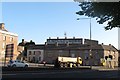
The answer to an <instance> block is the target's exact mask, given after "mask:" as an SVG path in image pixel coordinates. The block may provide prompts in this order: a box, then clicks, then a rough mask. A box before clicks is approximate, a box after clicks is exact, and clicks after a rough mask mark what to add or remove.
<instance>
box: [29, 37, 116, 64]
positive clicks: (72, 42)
mask: <svg viewBox="0 0 120 80" xmlns="http://www.w3.org/2000/svg"><path fill="white" fill-rule="evenodd" d="M58 56H66V57H81V58H82V61H83V65H90V61H91V60H92V65H101V59H102V58H106V57H108V56H112V60H114V61H115V66H118V50H117V49H116V48H115V47H114V46H113V45H111V44H109V45H104V44H103V43H102V44H99V43H98V41H97V40H89V39H82V38H75V37H73V38H67V37H65V38H59V37H57V38H50V37H49V39H47V40H46V42H45V44H40V45H34V46H29V47H28V48H27V60H28V61H30V62H40V61H43V60H44V61H46V62H47V63H53V62H54V61H55V60H56V58H57V57H58ZM90 57H92V58H90Z"/></svg>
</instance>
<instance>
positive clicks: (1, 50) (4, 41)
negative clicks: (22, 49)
mask: <svg viewBox="0 0 120 80" xmlns="http://www.w3.org/2000/svg"><path fill="white" fill-rule="evenodd" d="M17 43H18V35H17V34H16V33H11V32H9V31H8V30H6V29H5V24H4V23H0V57H1V58H0V59H1V60H4V59H5V55H6V58H7V59H10V57H11V58H13V59H16V57H17Z"/></svg>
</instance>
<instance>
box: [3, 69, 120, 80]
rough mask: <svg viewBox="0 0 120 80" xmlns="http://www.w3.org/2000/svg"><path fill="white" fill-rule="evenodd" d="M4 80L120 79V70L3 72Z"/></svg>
mask: <svg viewBox="0 0 120 80" xmlns="http://www.w3.org/2000/svg"><path fill="white" fill-rule="evenodd" d="M2 78H3V79H6V78H9V79H10V78H32V79H40V78H77V79H78V78H87V79H88V78H101V79H102V78H116V79H117V78H119V79H120V71H119V70H109V71H105V70H102V71H100V70H91V69H45V68H44V69H39V70H35V71H34V70H31V71H30V70H23V71H20V70H19V71H17V70H16V71H3V72H2Z"/></svg>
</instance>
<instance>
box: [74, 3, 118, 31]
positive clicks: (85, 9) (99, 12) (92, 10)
mask: <svg viewBox="0 0 120 80" xmlns="http://www.w3.org/2000/svg"><path fill="white" fill-rule="evenodd" d="M79 6H80V7H81V10H80V11H78V12H76V14H78V15H85V16H88V17H92V18H96V20H97V22H98V23H99V24H103V23H105V22H107V25H106V26H105V30H111V29H112V28H115V27H119V28H120V2H79Z"/></svg>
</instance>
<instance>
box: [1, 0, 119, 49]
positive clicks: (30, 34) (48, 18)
mask: <svg viewBox="0 0 120 80" xmlns="http://www.w3.org/2000/svg"><path fill="white" fill-rule="evenodd" d="M0 5H1V9H0V12H1V13H0V15H1V19H0V22H3V23H5V27H6V29H7V30H8V31H10V32H13V33H17V34H18V43H19V42H21V40H22V39H25V40H26V41H30V40H33V41H34V42H35V43H36V44H44V43H45V42H46V39H48V38H49V37H51V38H57V37H60V38H63V37H64V36H65V35H64V33H65V32H66V34H67V35H66V36H67V37H68V38H72V37H77V38H83V39H89V38H90V35H89V33H90V32H89V30H90V20H89V19H80V20H79V21H78V20H77V18H88V17H86V16H79V15H77V14H75V13H76V12H77V11H79V10H80V7H79V6H78V5H79V3H78V2H54V1H53V2H29V1H28V2H14V1H13V2H2V3H0ZM105 25H106V24H98V23H97V22H96V20H95V19H94V18H92V19H91V27H92V29H91V32H92V39H93V40H98V41H99V44H101V43H104V44H105V45H109V44H112V45H114V46H115V47H116V48H118V29H117V28H114V29H112V30H109V31H105V29H104V26H105Z"/></svg>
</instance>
